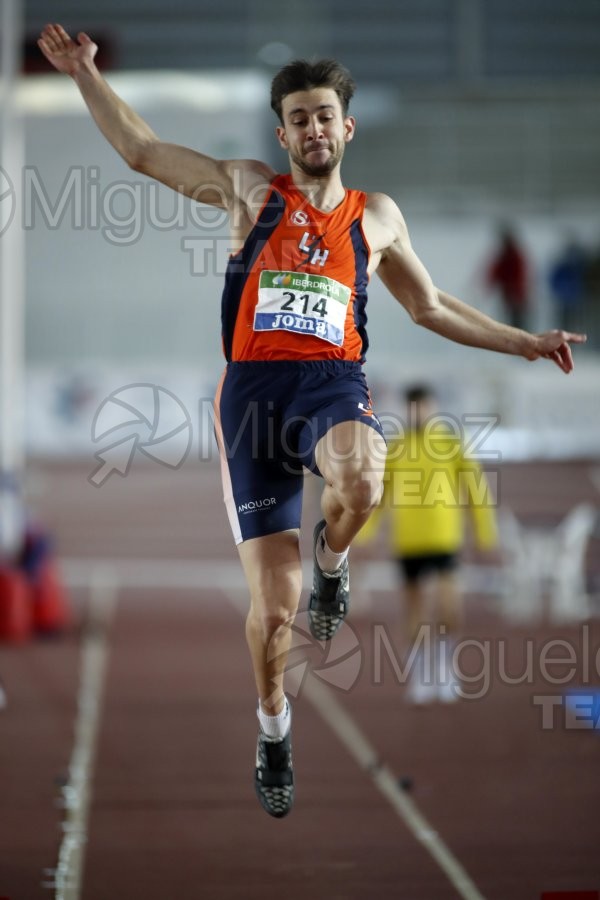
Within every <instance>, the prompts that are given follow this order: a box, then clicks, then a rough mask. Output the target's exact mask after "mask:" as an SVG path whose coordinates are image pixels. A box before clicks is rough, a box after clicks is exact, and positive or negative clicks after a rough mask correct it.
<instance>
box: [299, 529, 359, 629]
mask: <svg viewBox="0 0 600 900" xmlns="http://www.w3.org/2000/svg"><path fill="white" fill-rule="evenodd" d="M324 527H325V519H322V520H321V521H320V522H318V523H317V524H316V525H315V530H314V534H313V548H314V549H313V560H314V568H313V587H312V591H311V594H310V599H309V601H308V626H309V628H310V633H311V634H312V636H313V637H315V638H316V639H317V640H318V641H329V640H330V639H331V638H332V637H333V635H334V634H335V633H336V631H337V630H338V628H339V627H340V625H341V624H342V622H343V621H344V618H345V616H346V613H347V612H348V609H349V607H350V571H349V569H348V559H345V560H344V562H343V563H342V565H341V566H340V568H339V569H338V570H337V572H335V573H334V574H333V575H328V574H327V573H326V572H323V571H322V569H321V567H320V566H319V563H318V562H317V539H318V537H319V535H320V533H321V531H322V530H323V528H324Z"/></svg>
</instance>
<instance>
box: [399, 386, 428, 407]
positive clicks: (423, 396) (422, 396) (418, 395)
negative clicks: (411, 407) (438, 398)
mask: <svg viewBox="0 0 600 900" xmlns="http://www.w3.org/2000/svg"><path fill="white" fill-rule="evenodd" d="M434 397H435V391H434V390H433V388H432V387H430V386H429V385H428V384H412V385H411V386H410V387H409V388H407V389H406V390H405V391H404V399H405V400H406V402H407V403H420V402H421V400H432V399H433V398H434Z"/></svg>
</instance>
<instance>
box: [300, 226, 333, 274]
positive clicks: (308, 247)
mask: <svg viewBox="0 0 600 900" xmlns="http://www.w3.org/2000/svg"><path fill="white" fill-rule="evenodd" d="M322 240H323V235H314V234H309V232H308V231H305V232H304V234H303V235H302V240H301V241H300V243H299V244H298V247H299V248H300V250H302V252H303V253H306V254H307V256H308V261H309V263H310V264H311V266H324V265H325V263H326V261H327V257H328V256H329V250H321V248H320V247H319V244H320V243H321V241H322Z"/></svg>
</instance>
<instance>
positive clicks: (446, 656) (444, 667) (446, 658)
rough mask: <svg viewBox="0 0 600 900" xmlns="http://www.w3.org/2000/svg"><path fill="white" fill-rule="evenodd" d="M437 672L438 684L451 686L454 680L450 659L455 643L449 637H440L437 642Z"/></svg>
mask: <svg viewBox="0 0 600 900" xmlns="http://www.w3.org/2000/svg"><path fill="white" fill-rule="evenodd" d="M436 643H437V672H436V681H437V683H438V684H453V683H454V681H455V680H456V679H455V675H454V667H453V665H452V657H453V654H454V648H455V646H456V641H455V640H454V638H452V637H450V635H442V636H441V637H439V638H438V640H437V642H436Z"/></svg>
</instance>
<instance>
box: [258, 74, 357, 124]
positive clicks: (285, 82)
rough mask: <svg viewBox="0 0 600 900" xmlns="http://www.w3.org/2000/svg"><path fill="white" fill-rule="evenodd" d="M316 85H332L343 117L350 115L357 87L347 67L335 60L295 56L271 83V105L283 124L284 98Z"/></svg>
mask: <svg viewBox="0 0 600 900" xmlns="http://www.w3.org/2000/svg"><path fill="white" fill-rule="evenodd" d="M317 87H328V88H333V90H334V91H335V92H336V94H337V95H338V97H339V100H340V103H341V105H342V112H343V114H344V116H347V115H348V106H349V104H350V100H351V98H352V96H353V94H354V89H355V87H356V85H355V84H354V81H353V79H352V76H351V75H350V72H349V71H348V69H346V68H345V67H344V66H343V65H342V64H341V63H339V62H337V60H335V59H319V60H317V62H309V61H308V60H306V59H295V60H293V62H291V63H288V64H287V66H284V67H283V69H281V70H280V71H279V72H278V73H277V75H276V76H275V78H274V79H273V81H272V82H271V108H272V109H273V110H274V111H275V112H276V113H277V115H278V117H279V121H280V122H282V123H283V115H282V112H281V105H282V103H283V98H284V97H287V95H288V94H294V93H295V92H296V91H310V90H311V89H312V88H317Z"/></svg>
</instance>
